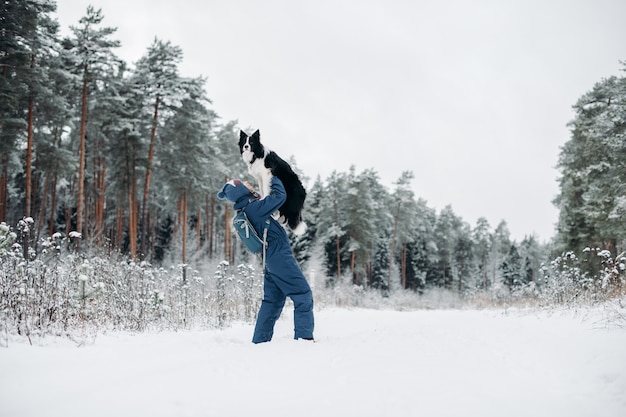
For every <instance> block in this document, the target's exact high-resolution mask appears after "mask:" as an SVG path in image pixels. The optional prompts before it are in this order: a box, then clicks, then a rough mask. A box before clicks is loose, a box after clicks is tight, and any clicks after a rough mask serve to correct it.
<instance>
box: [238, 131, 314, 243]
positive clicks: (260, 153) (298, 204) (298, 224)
mask: <svg viewBox="0 0 626 417" xmlns="http://www.w3.org/2000/svg"><path fill="white" fill-rule="evenodd" d="M239 151H240V152H241V159H243V161H244V162H245V163H246V165H247V166H248V172H249V173H250V174H252V175H253V176H254V178H256V180H257V182H258V183H259V192H260V194H261V198H263V197H265V196H267V195H269V193H270V185H271V180H272V176H273V175H275V176H277V177H278V178H279V179H280V180H281V181H282V183H283V185H284V186H285V191H286V192H287V199H286V200H285V203H284V204H283V205H282V206H281V207H280V208H279V209H278V211H279V213H280V219H279V220H280V221H281V222H282V223H283V224H285V223H286V224H288V225H289V227H290V228H291V229H292V230H293V232H294V233H295V234H296V235H301V234H303V233H304V232H305V231H306V224H305V223H304V222H303V221H302V208H303V206H304V200H305V198H306V190H305V189H304V186H303V185H302V182H300V178H298V174H296V173H295V172H293V169H291V166H290V165H289V164H288V163H287V162H285V160H283V159H282V158H281V157H280V156H278V155H277V154H276V152H273V151H270V150H268V149H266V148H265V147H264V146H263V144H262V143H261V133H260V132H259V131H258V130H257V131H256V132H254V133H253V134H252V136H248V135H247V134H246V133H245V132H244V131H243V130H242V131H241V132H240V133H239Z"/></svg>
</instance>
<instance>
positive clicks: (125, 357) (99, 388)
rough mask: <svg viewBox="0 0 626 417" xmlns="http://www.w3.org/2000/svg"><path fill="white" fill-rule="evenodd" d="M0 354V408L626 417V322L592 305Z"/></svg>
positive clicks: (389, 316) (88, 412)
mask: <svg viewBox="0 0 626 417" xmlns="http://www.w3.org/2000/svg"><path fill="white" fill-rule="evenodd" d="M316 321H317V323H316V327H317V330H316V336H317V338H318V342H317V343H310V342H304V341H300V342H296V341H294V340H292V339H291V323H292V320H291V315H290V314H284V315H283V318H281V320H280V322H279V325H278V326H277V329H276V335H275V339H274V341H272V342H270V343H267V344H262V345H252V344H251V343H250V342H249V340H250V338H251V336H252V326H250V325H243V324H239V325H235V326H233V327H232V328H229V329H226V330H222V331H219V330H211V331H189V332H178V333H174V332H166V333H151V334H139V335H130V334H125V333H124V334H120V333H115V334H108V335H106V336H98V337H97V338H96V339H95V341H91V342H90V343H89V344H87V345H86V346H83V347H77V346H76V344H75V343H73V342H70V341H68V340H66V339H62V340H61V339H52V338H50V339H44V341H43V344H44V346H42V345H41V342H39V346H37V343H36V345H35V346H30V345H28V343H25V342H23V341H15V340H10V341H9V347H8V348H0V416H4V417H23V416H33V417H35V416H36V417H40V416H47V417H55V416H63V417H71V416H87V417H97V416H106V417H111V416H118V417H119V416H128V417H141V416H150V417H156V416H167V417H176V416H191V417H201V416H219V417H224V416H260V417H263V416H272V417H274V416H298V417H309V416H315V417H322V416H342V417H345V416H358V417H363V416H375V417H381V416H394V417H398V416H428V417H437V416H480V417H489V416H497V417H502V416H506V417H512V416H524V417H528V416H550V417H554V416H566V417H576V416H589V417H592V416H593V417H603V416H611V417H622V416H626V330H625V329H620V328H612V329H607V328H606V326H605V325H604V324H603V322H601V321H599V318H598V316H597V315H596V314H593V313H590V312H584V313H581V312H580V311H579V312H578V313H573V312H571V311H569V312H551V313H546V312H541V313H528V312H526V313H520V312H509V313H508V314H505V313H504V312H503V311H502V310H498V311H495V310H494V311H465V310H463V311H460V310H454V311H415V312H393V311H377V310H324V311H319V312H317V313H316Z"/></svg>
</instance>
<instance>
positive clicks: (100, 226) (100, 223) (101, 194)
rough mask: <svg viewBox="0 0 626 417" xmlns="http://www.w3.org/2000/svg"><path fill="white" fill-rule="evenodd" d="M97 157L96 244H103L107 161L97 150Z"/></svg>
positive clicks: (95, 179)
mask: <svg viewBox="0 0 626 417" xmlns="http://www.w3.org/2000/svg"><path fill="white" fill-rule="evenodd" d="M96 153H97V156H96V157H94V162H93V165H94V187H95V199H94V200H95V201H94V205H95V207H94V218H95V230H94V240H95V242H96V243H101V242H102V237H103V234H104V203H105V201H106V200H105V198H106V181H105V178H106V169H107V166H106V159H105V158H103V157H102V156H101V150H100V149H97V150H96Z"/></svg>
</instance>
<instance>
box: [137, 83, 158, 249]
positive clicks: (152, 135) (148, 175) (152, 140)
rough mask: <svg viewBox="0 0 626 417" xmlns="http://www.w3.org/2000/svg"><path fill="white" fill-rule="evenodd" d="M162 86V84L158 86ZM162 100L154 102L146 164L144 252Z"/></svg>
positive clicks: (143, 202) (143, 214) (142, 221)
mask: <svg viewBox="0 0 626 417" xmlns="http://www.w3.org/2000/svg"><path fill="white" fill-rule="evenodd" d="M158 87H160V85H159V86H158ZM160 102H161V97H159V96H157V98H156V101H155V103H154V115H153V117H152V131H151V132H150V147H149V149H148V164H147V166H146V180H145V182H144V184H143V201H142V204H143V207H142V210H141V230H142V231H141V247H142V252H145V248H146V247H147V246H146V243H147V242H146V240H147V235H148V231H147V226H146V217H147V214H148V195H149V194H148V193H149V191H150V179H151V177H152V163H153V161H154V148H155V145H156V131H157V124H158V120H159V103H160Z"/></svg>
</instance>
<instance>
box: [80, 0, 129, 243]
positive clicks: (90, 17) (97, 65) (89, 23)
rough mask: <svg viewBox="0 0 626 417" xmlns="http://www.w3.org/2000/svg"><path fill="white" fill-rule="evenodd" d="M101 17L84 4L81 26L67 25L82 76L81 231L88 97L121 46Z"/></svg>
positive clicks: (115, 61)
mask: <svg viewBox="0 0 626 417" xmlns="http://www.w3.org/2000/svg"><path fill="white" fill-rule="evenodd" d="M103 19H104V16H103V15H102V11H101V10H100V9H98V10H96V9H94V8H93V7H92V6H88V7H87V12H86V14H85V16H84V17H82V18H81V19H80V21H79V24H80V26H77V27H74V26H72V27H70V28H71V30H72V32H73V34H74V38H73V39H71V45H72V48H73V51H74V53H75V55H76V64H77V65H76V68H75V69H76V71H77V74H78V75H79V76H80V77H81V84H82V86H81V94H80V100H81V104H80V108H81V115H80V125H79V126H80V128H79V137H78V139H79V146H78V160H79V164H78V195H77V198H76V230H77V231H78V232H79V233H83V232H84V230H83V215H84V211H83V209H84V202H85V191H84V190H85V174H86V155H87V123H88V120H87V119H88V115H89V97H90V95H91V94H92V93H93V91H94V90H95V89H97V84H96V83H97V82H98V81H102V80H106V79H107V78H108V77H110V76H111V74H113V73H114V71H115V69H116V68H117V67H118V66H119V60H118V59H117V57H116V56H115V55H114V53H113V48H117V47H119V46H120V43H119V41H116V40H112V39H111V36H112V35H113V34H114V33H115V31H116V30H117V29H116V28H110V27H101V26H100V24H101V23H102V21H103Z"/></svg>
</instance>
